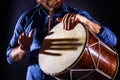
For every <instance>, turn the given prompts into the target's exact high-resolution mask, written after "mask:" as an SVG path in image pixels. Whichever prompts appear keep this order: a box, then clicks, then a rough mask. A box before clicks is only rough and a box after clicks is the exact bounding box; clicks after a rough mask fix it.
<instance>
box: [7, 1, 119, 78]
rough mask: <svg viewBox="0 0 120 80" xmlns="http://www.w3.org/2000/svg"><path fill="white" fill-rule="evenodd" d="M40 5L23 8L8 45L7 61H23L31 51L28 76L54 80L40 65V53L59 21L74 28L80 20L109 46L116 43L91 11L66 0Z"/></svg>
mask: <svg viewBox="0 0 120 80" xmlns="http://www.w3.org/2000/svg"><path fill="white" fill-rule="evenodd" d="M37 2H38V5H37V6H36V7H34V8H33V9H31V10H29V11H26V12H24V13H23V14H22V15H21V17H20V18H19V20H18V22H17V24H16V26H15V30H14V34H13V36H12V38H11V41H10V43H9V46H8V49H7V61H8V62H9V63H10V64H13V63H16V62H19V61H21V59H22V58H23V57H24V56H25V55H26V54H29V55H30V64H29V66H28V69H27V76H26V80H43V79H45V80H46V79H47V80H52V79H54V78H52V77H50V76H47V75H45V74H44V73H43V72H42V70H41V69H40V67H39V65H38V53H39V50H40V47H41V44H42V41H43V39H44V37H45V36H46V35H47V33H48V31H49V30H50V29H52V28H53V27H54V26H55V25H56V24H58V23H59V22H63V24H64V26H63V29H65V30H68V31H69V30H71V29H73V28H74V27H75V26H74V25H75V24H76V23H78V22H81V23H83V24H84V25H86V26H87V28H88V29H90V30H91V31H92V32H93V33H95V34H96V35H98V37H99V38H100V39H101V40H103V41H104V42H105V43H106V44H107V45H109V46H115V45H116V43H117V38H116V36H115V35H114V33H113V32H112V31H111V30H110V29H109V28H108V27H106V26H103V25H102V24H100V23H99V22H98V21H96V20H95V19H94V18H93V17H91V16H90V15H89V14H88V12H86V11H83V10H78V9H76V8H71V7H67V6H66V5H65V4H64V3H63V2H64V0H37Z"/></svg>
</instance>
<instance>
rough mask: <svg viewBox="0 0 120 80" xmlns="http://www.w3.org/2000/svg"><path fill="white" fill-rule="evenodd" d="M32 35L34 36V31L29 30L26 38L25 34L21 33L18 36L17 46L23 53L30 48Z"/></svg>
mask: <svg viewBox="0 0 120 80" xmlns="http://www.w3.org/2000/svg"><path fill="white" fill-rule="evenodd" d="M33 34H34V30H31V31H30V33H29V35H28V36H27V35H26V34H25V32H23V33H22V34H21V35H20V36H19V38H18V44H19V46H20V48H21V49H22V50H23V51H25V52H26V51H27V52H28V51H29V49H30V46H31V44H32V41H33Z"/></svg>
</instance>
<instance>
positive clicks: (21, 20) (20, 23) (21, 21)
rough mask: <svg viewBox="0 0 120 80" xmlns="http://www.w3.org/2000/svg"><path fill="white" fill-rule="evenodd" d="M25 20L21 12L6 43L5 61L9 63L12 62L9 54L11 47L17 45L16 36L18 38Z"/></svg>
mask: <svg viewBox="0 0 120 80" xmlns="http://www.w3.org/2000/svg"><path fill="white" fill-rule="evenodd" d="M25 22H26V19H25V14H22V15H21V16H20V18H19V19H18V21H17V24H16V26H15V29H14V31H13V36H12V38H11V40H10V42H9V45H8V48H7V51H6V56H7V61H8V63H9V64H12V63H14V61H13V60H12V58H11V55H10V54H11V51H12V49H13V48H15V47H17V46H18V38H19V35H20V34H21V33H22V32H23V30H24V29H23V26H24V25H25Z"/></svg>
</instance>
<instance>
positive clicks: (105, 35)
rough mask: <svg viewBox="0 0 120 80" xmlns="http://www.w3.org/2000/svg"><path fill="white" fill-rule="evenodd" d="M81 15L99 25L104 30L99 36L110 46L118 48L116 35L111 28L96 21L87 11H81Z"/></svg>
mask: <svg viewBox="0 0 120 80" xmlns="http://www.w3.org/2000/svg"><path fill="white" fill-rule="evenodd" d="M79 14H81V15H83V16H85V17H86V18H88V19H89V20H91V21H93V22H95V23H97V24H99V25H100V26H101V27H102V28H103V30H102V32H100V33H99V34H98V37H99V38H100V39H101V40H102V41H103V42H104V43H106V44H107V45H109V46H116V44H117V37H116V35H115V34H114V33H113V32H112V30H110V28H109V27H107V26H104V25H102V24H101V23H100V22H98V21H96V20H95V19H94V18H93V17H91V16H90V14H89V13H88V12H87V11H80V12H79Z"/></svg>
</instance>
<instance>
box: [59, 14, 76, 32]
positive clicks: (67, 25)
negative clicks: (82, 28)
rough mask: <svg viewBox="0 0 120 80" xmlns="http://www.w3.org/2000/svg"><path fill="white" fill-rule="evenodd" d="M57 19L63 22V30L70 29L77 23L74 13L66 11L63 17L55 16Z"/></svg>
mask: <svg viewBox="0 0 120 80" xmlns="http://www.w3.org/2000/svg"><path fill="white" fill-rule="evenodd" d="M57 21H58V22H62V23H63V29H65V30H72V29H73V28H74V27H75V25H76V24H77V23H78V20H77V19H76V14H75V13H68V14H66V15H65V16H64V17H63V18H57Z"/></svg>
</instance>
